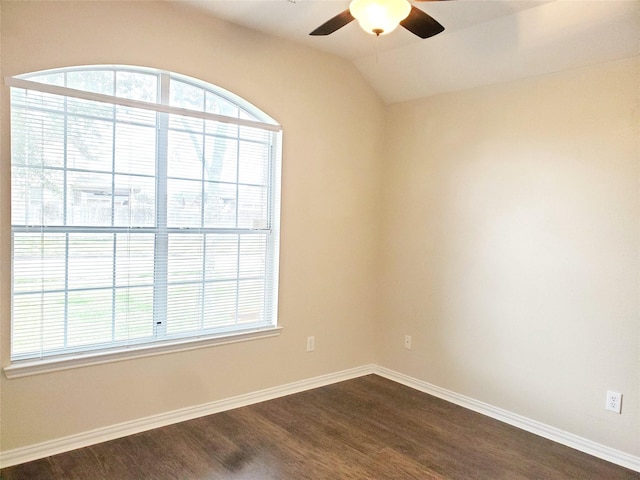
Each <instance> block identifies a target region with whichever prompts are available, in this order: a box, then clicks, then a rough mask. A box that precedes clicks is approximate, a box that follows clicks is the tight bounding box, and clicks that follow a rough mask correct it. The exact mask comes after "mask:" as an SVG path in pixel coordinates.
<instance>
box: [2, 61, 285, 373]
mask: <svg viewBox="0 0 640 480" xmlns="http://www.w3.org/2000/svg"><path fill="white" fill-rule="evenodd" d="M7 83H8V84H9V85H10V86H11V136H12V137H11V140H12V141H11V148H12V155H11V157H12V167H11V168H12V253H13V256H12V260H13V278H12V279H13V284H12V299H13V303H12V330H11V346H12V348H11V358H12V361H19V360H25V359H30V360H33V359H41V358H50V357H52V356H68V355H71V354H77V353H78V352H91V353H95V352H96V351H100V350H105V351H112V350H114V349H122V348H131V347H135V346H141V345H144V346H146V345H149V344H155V343H158V342H160V343H162V342H170V341H176V340H181V339H190V338H203V337H207V336H213V337H215V336H219V335H228V334H229V333H230V332H247V331H252V330H259V329H265V328H270V327H274V326H275V325H276V323H277V319H276V314H277V283H278V227H279V225H278V224H279V218H278V212H279V166H280V154H279V152H280V145H279V142H280V135H281V134H280V128H279V126H278V125H277V124H275V122H273V121H272V120H271V119H270V118H268V117H267V116H266V115H264V114H263V113H262V112H260V111H258V110H257V109H255V107H252V106H251V105H249V104H248V103H247V102H245V101H243V100H241V99H239V98H238V97H236V96H234V95H232V94H230V93H229V92H226V91H224V90H222V89H219V88H217V87H214V86H213V85H209V84H205V83H202V82H199V81H196V80H194V79H189V78H187V77H183V76H179V75H176V74H170V73H165V72H158V71H153V70H149V69H134V68H129V67H122V68H119V67H92V68H72V69H62V70H56V71H47V72H41V73H36V74H31V75H26V76H21V77H19V78H12V79H8V80H7Z"/></svg>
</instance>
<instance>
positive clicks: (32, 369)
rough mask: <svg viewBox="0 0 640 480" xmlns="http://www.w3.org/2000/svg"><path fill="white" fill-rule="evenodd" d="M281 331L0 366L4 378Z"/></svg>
mask: <svg viewBox="0 0 640 480" xmlns="http://www.w3.org/2000/svg"><path fill="white" fill-rule="evenodd" d="M281 331H282V327H270V328H263V329H258V330H249V331H245V332H233V333H229V334H226V335H216V336H214V337H208V338H195V339H185V340H177V341H172V342H167V343H161V344H156V345H144V346H139V347H131V348H127V349H121V350H112V351H109V352H93V353H86V354H81V355H74V356H70V357H61V358H50V359H45V360H25V361H20V362H16V363H13V364H11V365H8V366H6V367H4V368H3V370H4V374H5V375H6V376H7V378H20V377H27V376H30V375H39V374H41V373H49V372H57V371H59V370H68V369H71V368H80V367H87V366H89V365H99V364H101V363H111V362H119V361H122V360H131V359H134V358H142V357H151V356H155V355H163V354H166V353H174V352H182V351H186V350H195V349H198V348H206V347H211V346H215V345H227V344H230V343H238V342H247V341H250V340H257V339H259V338H268V337H275V336H278V335H280V332H281Z"/></svg>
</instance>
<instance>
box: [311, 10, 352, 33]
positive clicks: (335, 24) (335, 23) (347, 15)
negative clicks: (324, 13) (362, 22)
mask: <svg viewBox="0 0 640 480" xmlns="http://www.w3.org/2000/svg"><path fill="white" fill-rule="evenodd" d="M354 20H355V18H353V15H351V12H350V11H349V9H347V10H345V11H344V12H342V13H339V14H338V15H336V16H335V17H333V18H332V19H331V20H329V21H327V22H325V23H323V24H322V25H320V26H319V27H318V28H316V29H315V30H314V31H313V32H311V33H310V34H309V35H329V34H330V33H333V32H335V31H336V30H338V29H339V28H342V27H344V26H345V25H346V24H347V23H349V22H352V21H354Z"/></svg>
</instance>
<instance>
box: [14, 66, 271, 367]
mask: <svg viewBox="0 0 640 480" xmlns="http://www.w3.org/2000/svg"><path fill="white" fill-rule="evenodd" d="M103 70H107V71H108V70H112V71H131V72H138V73H147V74H149V73H150V74H152V75H157V80H158V100H157V101H158V102H159V103H150V102H145V101H141V100H132V99H129V98H125V97H118V96H112V95H105V94H100V93H93V92H89V91H85V90H74V89H70V88H68V87H66V86H65V87H61V86H56V85H51V84H45V83H40V82H34V81H31V80H29V78H33V77H34V76H36V75H45V74H54V73H63V72H77V71H103ZM174 79H175V80H176V81H178V82H181V83H184V84H187V85H192V86H195V87H197V88H201V89H204V91H205V92H209V93H212V94H213V95H215V96H217V97H219V98H221V99H224V100H226V101H228V102H229V103H231V104H232V105H234V106H235V107H237V108H238V112H239V115H238V118H235V117H228V116H225V115H220V114H217V113H210V112H206V111H197V110H190V109H186V108H181V107H175V106H171V105H169V104H168V103H169V92H168V88H167V87H168V86H169V83H170V81H171V80H174ZM5 84H6V85H7V86H9V87H11V88H12V89H13V88H18V89H27V90H37V91H40V92H42V93H48V94H54V95H63V96H64V97H65V98H69V97H70V96H72V97H75V98H79V99H83V100H89V101H98V102H106V103H108V104H111V105H114V108H115V106H116V105H121V106H129V107H134V108H143V109H148V110H151V111H154V112H156V113H157V114H158V115H157V119H156V123H155V127H156V129H157V130H158V131H159V132H160V131H161V130H162V129H163V128H164V132H165V134H167V133H168V131H169V130H170V128H169V127H168V125H165V126H164V127H160V126H159V124H160V123H161V122H162V121H161V120H160V117H162V116H163V114H164V115H165V116H168V115H172V114H176V115H183V116H187V117H192V118H197V119H202V120H213V121H216V122H222V123H230V124H234V125H237V126H238V128H240V127H242V126H247V127H258V128H260V129H263V130H267V131H269V132H273V135H272V137H271V138H272V140H271V141H272V145H271V149H272V151H271V154H270V161H269V168H270V172H269V176H270V180H269V185H268V191H269V192H270V194H269V195H267V200H266V202H267V204H266V209H267V222H268V224H269V225H267V227H268V228H267V230H268V231H269V234H268V235H267V237H265V238H267V239H268V240H266V241H267V242H270V243H271V247H267V251H266V253H265V268H267V269H268V273H267V274H265V280H264V283H263V286H264V288H265V289H266V290H265V291H266V292H267V293H266V295H267V296H269V298H266V299H265V302H267V303H268V304H269V307H265V308H267V309H268V310H269V312H267V313H270V314H271V319H270V320H269V322H268V324H265V325H263V326H260V327H258V328H249V329H244V328H235V329H232V330H224V331H220V332H217V333H210V334H209V333H206V332H205V333H203V332H202V331H200V330H198V331H196V332H195V334H185V335H181V336H178V337H176V336H174V337H167V336H164V335H162V334H161V335H160V336H157V335H156V333H157V332H156V327H155V325H154V337H155V340H152V341H143V342H137V341H130V342H125V343H124V344H122V345H116V344H115V343H113V342H112V344H111V346H109V347H107V348H102V347H95V348H94V347H91V348H80V349H76V350H74V349H66V350H65V351H64V353H62V354H47V355H44V356H42V354H41V356H40V357H36V356H33V355H28V356H25V357H22V358H21V357H14V355H13V306H12V335H11V355H12V360H11V362H12V363H11V365H9V366H7V367H5V368H4V371H5V374H6V375H7V376H8V377H10V378H11V377H18V376H23V375H31V374H37V373H43V372H46V371H52V370H61V369H67V368H74V367H76V366H84V365H89V364H96V363H104V362H111V361H118V360H124V359H129V358H137V357H141V356H149V355H159V354H163V353H167V352H172V351H179V350H190V349H194V348H204V347H208V346H211V345H219V344H228V343H235V342H239V341H247V340H254V339H256V338H264V337H271V336H275V335H278V334H279V333H280V331H281V327H280V326H279V325H278V315H277V312H278V293H277V292H278V275H279V223H280V220H279V211H280V170H281V161H282V127H281V126H280V125H279V124H278V123H277V122H275V120H273V119H272V118H271V117H269V116H268V115H266V114H265V113H264V112H262V111H261V110H259V109H258V108H257V107H255V106H254V105H252V104H250V103H249V102H247V101H246V100H244V99H242V98H241V97H239V96H237V95H235V94H233V93H231V92H228V91H227V90H224V89H222V88H220V87H217V86H215V85H212V84H209V83H206V82H203V81H200V80H197V79H194V78H191V77H186V76H184V75H181V74H177V73H173V72H166V71H161V70H155V69H149V68H145V67H130V66H114V65H109V66H104V65H90V66H82V67H69V68H61V69H54V70H45V71H39V72H33V73H29V74H25V75H19V76H16V77H10V78H6V79H5ZM243 111H244V112H247V113H248V114H249V115H250V116H251V117H253V118H255V119H257V120H254V119H252V118H241V115H240V112H243ZM66 115H67V114H66V113H65V118H66ZM245 116H246V115H245ZM166 118H168V117H166ZM112 122H114V125H115V122H116V120H115V117H114V118H113V120H112ZM12 133H13V130H12ZM160 136H161V132H160V133H157V135H156V149H158V147H157V145H158V143H159V142H160ZM65 138H66V135H65ZM238 141H240V136H238ZM65 143H66V140H65ZM165 153H166V152H165ZM12 160H13V158H12ZM161 162H163V160H162V153H156V156H155V164H156V173H155V174H154V179H155V180H154V181H155V182H157V184H156V189H157V190H156V197H157V198H156V200H154V201H155V205H156V215H155V218H156V221H155V225H154V227H153V228H152V229H148V230H153V233H154V236H155V238H156V241H157V236H158V235H160V234H161V233H160V230H162V229H164V230H165V231H169V230H170V228H169V227H168V224H167V223H166V218H165V220H164V225H161V224H159V223H158V222H159V220H158V218H159V215H165V217H166V215H167V213H166V212H167V210H166V209H167V208H168V207H167V206H166V205H165V207H164V210H162V208H161V207H160V203H161V201H162V200H159V198H160V197H161V194H166V187H167V178H168V177H167V176H166V174H165V176H164V179H160V180H158V178H159V174H158V171H157V167H158V165H159V164H160V163H161ZM164 162H165V164H166V158H165V159H164ZM12 163H13V161H12ZM65 169H66V166H65ZM111 174H112V175H115V174H116V172H115V171H112V173H111ZM161 175H162V174H160V176H161ZM203 178H204V177H203ZM162 182H164V184H162ZM235 182H236V186H237V185H238V184H239V178H238V177H237V176H236V180H235ZM162 188H164V189H165V191H164V192H162V191H161V189H162ZM113 195H115V191H112V196H113ZM165 203H166V200H165ZM64 208H65V211H66V208H67V207H64ZM201 208H202V209H204V206H202V207H201ZM237 208H239V207H237ZM159 209H160V210H162V213H159V212H158V210H159ZM65 223H66V222H65ZM31 228H34V229H40V230H42V229H43V228H44V227H43V226H39V227H30V226H28V225H23V226H15V225H12V242H11V254H12V288H11V299H12V305H13V299H14V287H13V283H14V282H13V257H14V242H13V236H14V233H15V231H20V230H22V231H29V230H30V229H31ZM129 228H131V226H130V227H129ZM133 228H134V229H135V228H136V227H135V226H134V227H133ZM54 230H55V229H54ZM59 230H60V231H65V232H69V231H73V230H74V227H73V226H71V227H70V226H69V225H65V226H64V227H61V228H60V229H59ZM105 230H109V228H106V229H105ZM140 230H147V229H144V228H143V229H139V230H138V231H140ZM194 230H198V229H194ZM200 230H206V229H202V228H201V229H200ZM232 230H235V231H238V232H240V231H242V234H247V231H251V230H253V228H249V229H246V228H242V229H241V228H239V227H238V225H235V228H234V229H232ZM111 231H112V232H115V231H116V230H115V227H114V226H113V225H112V228H111ZM225 233H227V232H225ZM165 234H166V235H168V233H165ZM240 235H241V233H238V238H240ZM114 238H115V237H114ZM238 241H239V240H238ZM164 253H165V255H164V261H165V262H166V261H167V260H168V258H169V257H168V255H169V254H168V252H167V251H166V249H165V252H164ZM114 255H115V253H114ZM154 256H155V254H154ZM65 258H66V257H65ZM113 258H114V260H113V261H115V257H113ZM154 265H155V267H154V271H155V270H156V269H157V267H158V264H157V262H156V260H154ZM239 275H240V272H239V271H238V272H237V273H236V276H239ZM165 280H166V279H165ZM156 281H157V278H156V274H155V273H154V282H153V284H154V287H153V288H154V292H155V290H156V286H155V284H156ZM203 281H204V280H203ZM165 285H166V282H165ZM67 288H68V287H65V291H67ZM165 288H166V287H165ZM269 289H271V290H270V291H269ZM155 295H156V294H155V293H154V298H155ZM236 298H237V297H236ZM165 300H166V297H165ZM202 301H203V302H204V300H202ZM237 301H238V300H236V302H237ZM265 305H266V304H265ZM153 308H154V310H155V309H156V300H154V307H153ZM165 316H166V313H165ZM153 318H154V320H155V318H156V315H155V313H154V317H153ZM67 321H68V319H67V317H66V314H65V320H64V322H65V325H66V322H67ZM236 321H237V316H236ZM154 323H155V321H154ZM65 328H66V327H65ZM160 333H162V332H160Z"/></svg>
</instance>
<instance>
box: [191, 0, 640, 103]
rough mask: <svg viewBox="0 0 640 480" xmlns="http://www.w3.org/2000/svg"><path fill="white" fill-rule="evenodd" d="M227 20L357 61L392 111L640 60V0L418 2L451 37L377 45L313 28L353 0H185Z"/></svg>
mask: <svg viewBox="0 0 640 480" xmlns="http://www.w3.org/2000/svg"><path fill="white" fill-rule="evenodd" d="M180 4H181V5H184V6H185V7H186V6H187V5H188V6H189V7H193V8H197V9H199V10H201V11H203V12H207V13H209V14H211V15H213V16H215V17H217V18H220V19H223V20H226V21H229V22H231V23H235V24H238V25H241V26H244V27H247V28H251V29H254V30H259V31H261V32H264V33H267V34H270V35H275V36H279V37H283V38H285V39H288V40H291V41H293V42H297V43H301V44H304V45H308V46H310V47H313V48H316V49H319V50H323V51H325V52H329V53H332V54H335V55H338V56H341V57H344V58H346V59H348V60H350V61H352V62H353V63H354V64H355V66H356V67H357V68H358V69H359V70H360V71H361V72H362V74H363V76H364V77H365V79H366V80H367V81H368V82H369V83H370V84H371V85H372V86H373V88H374V89H375V90H376V91H377V92H378V94H379V95H380V97H381V98H382V99H383V100H384V101H385V102H386V103H394V102H400V101H404V100H410V99H415V98H420V97H425V96H429V95H434V94H437V93H443V92H448V91H455V90H462V89H466V88H472V87H476V86H480V85H486V84H491V83H498V82H504V81H509V80H514V79H517V78H522V77H527V76H533V75H540V74H544V73H550V72H555V71H560V70H564V69H567V68H572V67H579V66H583V65H590V64H595V63H600V62H604V61H609V60H614V59H618V58H626V57H630V56H635V55H640V1H639V0H455V1H447V2H415V3H414V5H415V6H416V7H418V8H420V9H422V10H424V11H425V12H427V13H428V14H429V15H431V16H432V17H434V18H435V19H436V20H438V21H439V22H440V23H441V24H442V25H443V26H444V27H445V31H444V32H443V33H441V34H439V35H437V36H435V37H432V38H428V39H424V40H422V39H420V38H418V37H416V36H414V35H413V34H411V33H409V32H408V31H406V30H404V29H403V28H398V29H396V30H395V31H393V32H391V33H390V34H388V35H384V36H381V37H379V38H376V37H374V36H372V35H369V34H367V33H365V32H364V31H363V30H361V29H360V27H359V26H358V24H357V22H351V23H350V24H348V25H346V26H345V27H343V28H342V29H340V30H338V31H336V32H334V33H333V34H331V35H329V36H326V37H315V36H314V37H312V36H310V35H309V32H311V31H312V30H313V29H315V28H316V27H318V26H319V25H321V24H322V23H324V22H325V21H327V20H328V19H330V18H332V17H333V16H335V15H337V14H338V13H340V12H341V11H343V10H345V9H347V8H348V6H349V0H295V1H292V0H212V1H211V0H210V1H198V0H185V1H183V2H180Z"/></svg>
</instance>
